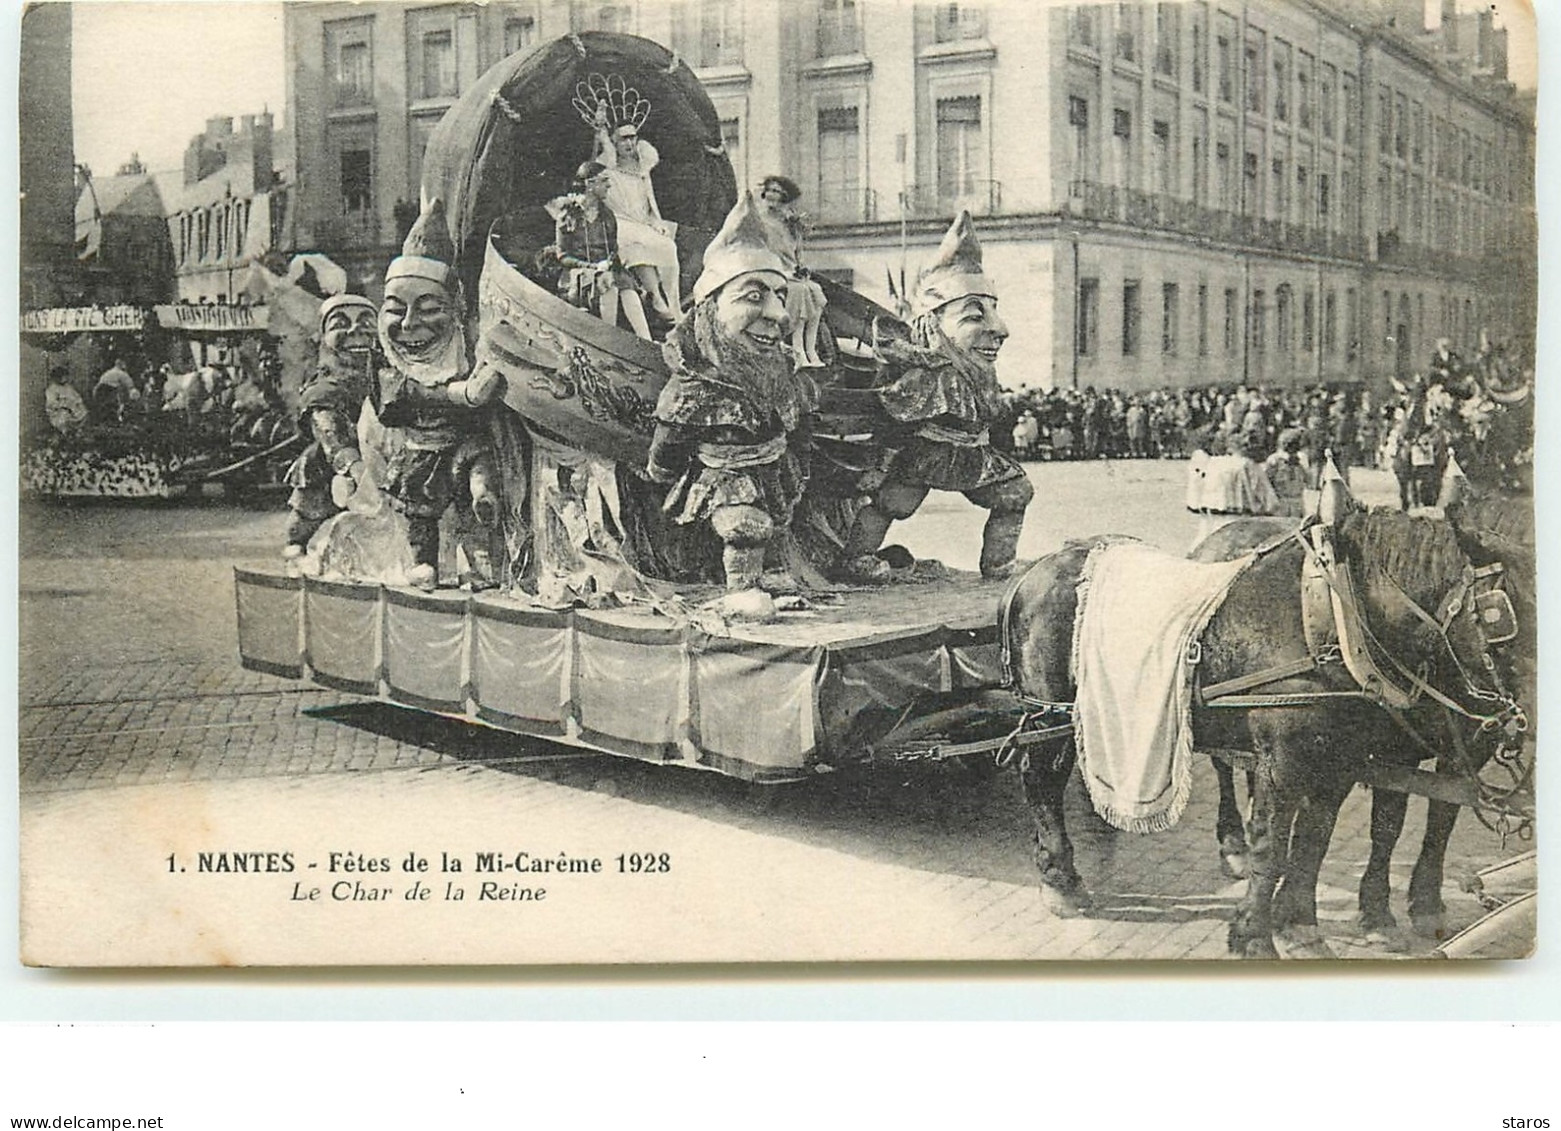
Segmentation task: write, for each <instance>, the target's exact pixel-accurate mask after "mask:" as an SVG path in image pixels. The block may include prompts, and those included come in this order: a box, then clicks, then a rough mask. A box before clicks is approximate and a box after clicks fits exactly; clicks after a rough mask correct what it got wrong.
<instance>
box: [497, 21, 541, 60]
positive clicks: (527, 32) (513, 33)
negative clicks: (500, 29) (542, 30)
mask: <svg viewBox="0 0 1561 1131" xmlns="http://www.w3.org/2000/svg"><path fill="white" fill-rule="evenodd" d="M536 41H537V22H536V21H535V20H533V19H532V18H531V17H530V16H512V17H511V18H509V19H507V20H505V21H504V54H506V55H513V54H515V53H516V52H517V51H525V50H526V49H527V48H529V47H531V46H532V45H533V44H535V43H536Z"/></svg>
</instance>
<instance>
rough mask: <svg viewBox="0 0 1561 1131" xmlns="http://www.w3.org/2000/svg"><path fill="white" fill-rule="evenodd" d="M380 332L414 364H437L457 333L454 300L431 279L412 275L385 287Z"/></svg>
mask: <svg viewBox="0 0 1561 1131" xmlns="http://www.w3.org/2000/svg"><path fill="white" fill-rule="evenodd" d="M379 330H380V334H381V335H382V336H383V337H384V339H385V340H386V341H387V342H388V343H390V344H391V345H394V346H395V347H397V348H398V349H399V350H401V352H402V353H404V354H405V355H406V356H407V357H408V358H410V359H411V360H413V361H424V362H428V361H434V360H437V359H438V358H439V357H440V355H441V353H442V351H443V350H444V348H445V346H446V345H447V344H448V342H449V340H450V335H452V334H453V333H455V331H456V319H455V303H454V300H453V299H452V298H451V297H450V293H449V292H448V291H447V290H445V288H444V287H442V286H440V285H439V284H438V283H436V282H434V281H433V280H432V279H423V278H418V277H417V276H413V275H406V276H402V277H400V278H396V279H392V280H390V282H388V283H386V284H385V301H384V302H383V303H381V304H380V308H379Z"/></svg>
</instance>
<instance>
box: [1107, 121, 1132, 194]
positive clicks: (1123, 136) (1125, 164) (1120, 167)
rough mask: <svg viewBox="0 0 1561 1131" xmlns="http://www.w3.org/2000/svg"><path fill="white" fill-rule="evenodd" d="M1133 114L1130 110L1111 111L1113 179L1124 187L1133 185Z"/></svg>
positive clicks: (1113, 181) (1114, 182)
mask: <svg viewBox="0 0 1561 1131" xmlns="http://www.w3.org/2000/svg"><path fill="white" fill-rule="evenodd" d="M1132 142H1133V115H1132V113H1131V112H1130V111H1128V110H1113V111H1111V161H1112V169H1111V179H1112V183H1113V184H1118V185H1121V186H1123V187H1124V188H1132V187H1133V145H1132Z"/></svg>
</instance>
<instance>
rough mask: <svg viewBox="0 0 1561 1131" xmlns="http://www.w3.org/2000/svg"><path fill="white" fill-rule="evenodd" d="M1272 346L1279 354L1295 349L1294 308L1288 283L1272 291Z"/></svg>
mask: <svg viewBox="0 0 1561 1131" xmlns="http://www.w3.org/2000/svg"><path fill="white" fill-rule="evenodd" d="M1274 345H1275V347H1276V348H1277V349H1278V350H1279V352H1280V353H1289V352H1290V351H1291V350H1293V349H1294V348H1295V308H1294V299H1293V297H1292V294H1291V290H1290V284H1289V283H1281V284H1279V287H1278V289H1276V290H1275V291H1274Z"/></svg>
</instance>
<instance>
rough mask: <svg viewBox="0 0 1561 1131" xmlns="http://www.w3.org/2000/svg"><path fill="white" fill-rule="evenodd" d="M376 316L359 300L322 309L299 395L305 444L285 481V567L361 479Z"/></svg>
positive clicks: (336, 299)
mask: <svg viewBox="0 0 1561 1131" xmlns="http://www.w3.org/2000/svg"><path fill="white" fill-rule="evenodd" d="M378 316H379V308H378V307H376V306H375V305H374V304H373V303H372V302H370V301H369V300H368V299H366V298H364V297H363V296H361V295H347V294H342V295H332V296H331V297H330V298H328V299H326V300H325V301H324V302H323V303H321V304H320V355H319V361H318V364H317V365H316V367H315V370H314V373H313V374H312V375H311V376H310V377H309V378H308V379H307V380H306V381H305V382H304V384H303V387H302V388H301V389H300V390H299V394H298V401H299V404H298V431H299V432H300V433H302V434H303V435H305V436H308V437H309V438H310V444H309V446H308V447H307V448H305V449H304V450H303V453H302V454H301V455H300V456H299V457H298V458H297V459H296V460H294V461H293V464H292V466H291V467H289V468H288V469H287V476H286V482H287V484H288V486H290V487H292V489H293V493H292V495H291V496H289V497H288V500H287V508H288V510H290V511H291V512H292V516H291V517H290V518H289V519H288V521H287V545H286V546H285V547H284V548H283V550H282V556H283V557H284V558H286V559H287V560H288V561H293V562H295V561H298V560H299V559H301V558H302V557H303V556H304V555H305V554H306V553H307V552H308V548H309V539H310V538H312V537H314V532H315V531H316V530H318V529H320V526H321V525H322V524H323V523H324V522H325V520H326V519H328V518H330V517H331V516H332V515H334V514H336V513H337V512H338V511H340V510H341V509H342V500H344V499H346V498H347V497H348V496H350V495H351V494H352V492H353V490H354V489H355V488H356V485H357V482H358V481H359V480H361V479H362V478H363V456H362V454H361V453H360V452H359V450H358V416H359V414H360V413H361V412H362V411H363V402H364V400H366V399H367V398H368V396H369V392H370V390H371V388H372V384H373V379H374V369H375V364H374V352H375V345H376V337H375V321H376V319H377V318H378ZM338 479H340V480H342V482H337V480H338Z"/></svg>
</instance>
